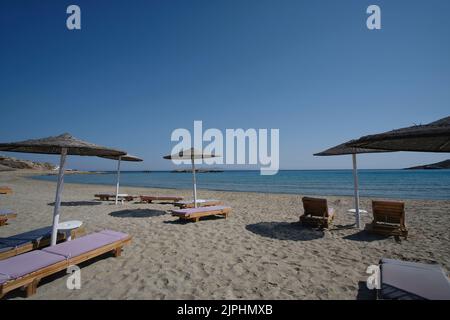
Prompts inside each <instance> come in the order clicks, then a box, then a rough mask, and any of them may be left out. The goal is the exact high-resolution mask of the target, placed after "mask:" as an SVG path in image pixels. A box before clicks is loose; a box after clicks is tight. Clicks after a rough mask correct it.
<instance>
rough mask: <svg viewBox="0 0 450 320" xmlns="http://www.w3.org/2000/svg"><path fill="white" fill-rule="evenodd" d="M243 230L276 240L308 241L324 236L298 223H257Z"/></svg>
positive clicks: (319, 231)
mask: <svg viewBox="0 0 450 320" xmlns="http://www.w3.org/2000/svg"><path fill="white" fill-rule="evenodd" d="M245 228H246V229H247V230H248V231H250V232H253V233H254V234H257V235H260V236H263V237H267V238H272V239H278V240H293V241H309V240H315V239H320V238H323V236H324V233H323V231H321V230H317V229H312V228H308V227H304V226H302V225H301V224H300V223H299V222H259V223H254V224H248V225H247V226H246V227H245Z"/></svg>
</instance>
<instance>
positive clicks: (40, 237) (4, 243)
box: [0, 226, 86, 260]
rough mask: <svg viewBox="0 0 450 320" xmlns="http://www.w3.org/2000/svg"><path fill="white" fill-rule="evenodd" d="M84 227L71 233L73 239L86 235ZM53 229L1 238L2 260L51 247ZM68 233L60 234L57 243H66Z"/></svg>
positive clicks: (42, 229)
mask: <svg viewBox="0 0 450 320" xmlns="http://www.w3.org/2000/svg"><path fill="white" fill-rule="evenodd" d="M85 233H86V232H85V229H84V227H83V226H82V227H80V228H76V229H73V230H71V231H70V236H71V238H72V239H75V238H79V237H81V236H83V235H84V234H85ZM51 235H52V227H44V228H39V229H35V230H31V231H28V232H24V233H21V234H17V235H14V236H10V237H6V238H0V260H4V259H7V258H10V257H13V256H16V255H19V254H22V253H25V252H29V251H32V250H36V249H42V248H44V247H47V246H49V245H50V240H51ZM65 240H66V233H65V232H59V233H58V238H57V242H61V241H65Z"/></svg>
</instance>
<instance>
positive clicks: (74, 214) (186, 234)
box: [0, 171, 450, 299]
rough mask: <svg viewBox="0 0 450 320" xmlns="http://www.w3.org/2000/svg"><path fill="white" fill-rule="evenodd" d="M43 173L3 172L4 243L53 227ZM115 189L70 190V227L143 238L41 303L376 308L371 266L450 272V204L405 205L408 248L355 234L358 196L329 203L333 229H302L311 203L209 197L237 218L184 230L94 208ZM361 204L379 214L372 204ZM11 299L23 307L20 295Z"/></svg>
mask: <svg viewBox="0 0 450 320" xmlns="http://www.w3.org/2000/svg"><path fill="white" fill-rule="evenodd" d="M36 174H43V172H42V171H39V172H36V171H32V172H30V171H28V172H27V171H13V172H2V173H0V185H8V186H10V187H11V188H13V191H14V192H13V194H12V195H8V196H2V197H1V198H0V201H1V202H0V204H1V207H2V208H8V209H14V210H15V211H16V212H17V213H18V216H17V218H16V219H14V220H11V223H10V224H9V225H7V226H5V227H1V228H0V237H7V236H10V235H14V234H18V233H21V232H25V231H29V230H30V229H34V228H38V227H42V226H46V225H50V223H51V219H52V209H53V207H52V205H51V203H52V202H53V201H54V194H55V188H56V184H55V183H54V182H49V181H42V180H36V179H29V178H30V176H33V175H36ZM105 191H109V192H112V191H113V186H105V185H91V184H72V183H67V184H65V186H64V192H63V198H62V201H63V205H62V209H61V219H62V220H63V221H66V220H82V221H83V223H84V226H85V228H86V231H87V232H88V233H89V232H93V231H98V230H101V229H112V230H117V231H122V232H126V233H128V234H130V235H132V236H133V242H132V244H131V245H130V246H129V247H127V248H125V251H124V253H123V255H122V256H121V257H120V258H117V259H114V258H112V257H106V258H103V259H99V261H97V262H96V263H94V264H87V265H85V266H83V267H82V269H81V272H82V289H81V290H74V291H70V290H67V289H66V287H65V281H66V275H65V274H61V275H60V276H58V277H56V278H55V279H52V280H51V281H49V282H43V283H42V284H41V285H40V287H39V290H38V291H37V294H36V295H35V296H33V297H32V298H33V299H369V298H371V297H372V295H373V293H372V292H368V290H367V289H365V284H364V281H365V279H366V278H367V275H366V274H365V271H366V268H367V266H369V265H371V264H376V263H378V260H379V259H381V258H383V257H384V258H394V259H401V260H408V261H418V262H426V263H430V262H437V263H439V264H440V265H441V266H442V267H443V268H444V269H445V270H446V271H447V272H448V271H449V270H450V248H449V246H448V241H449V240H450V236H449V234H448V227H447V226H448V225H449V223H450V214H449V213H450V201H445V200H405V203H406V218H407V225H408V228H409V230H410V236H409V238H408V240H407V241H401V242H397V241H396V240H395V239H394V238H391V237H388V238H383V237H381V238H380V237H377V236H372V235H369V234H367V233H365V232H364V231H358V230H356V229H353V228H350V227H349V225H350V224H352V223H353V221H354V218H353V216H352V215H350V214H347V213H346V210H347V209H349V208H352V207H353V204H352V203H353V198H352V197H341V196H339V197H336V196H329V197H326V198H327V199H328V203H329V205H330V206H332V207H334V208H335V209H336V211H337V216H336V220H335V222H334V224H333V226H332V228H331V229H330V230H325V231H318V230H312V229H308V228H304V227H302V226H300V225H299V223H298V218H299V215H300V214H301V213H302V204H301V195H292V194H273V193H258V192H225V191H220V192H217V191H211V190H205V189H199V195H200V197H201V198H213V199H219V200H222V201H223V202H224V203H225V204H227V205H229V206H231V207H232V208H233V211H232V213H231V215H230V217H229V218H228V219H226V220H225V219H222V218H211V219H205V220H201V221H200V222H198V223H186V224H182V223H178V221H177V219H176V218H174V217H172V216H171V215H170V214H168V210H170V209H173V206H172V205H168V204H158V203H155V204H140V203H134V202H131V203H125V204H124V205H119V206H115V205H113V204H111V203H110V202H109V203H105V202H98V201H95V200H93V198H94V197H93V195H94V194H95V193H98V192H105ZM121 192H124V193H129V194H144V193H145V194H149V193H151V194H156V195H163V194H177V195H182V196H185V197H187V198H190V196H191V190H189V189H186V190H180V189H160V188H136V187H126V186H123V187H122V188H121ZM371 199H374V198H361V208H364V209H367V210H368V211H369V214H368V215H363V216H362V222H363V225H364V223H367V222H370V221H371V215H370V213H371V208H370V200H371ZM7 298H18V299H21V298H22V297H21V296H20V295H18V296H16V295H13V296H11V295H8V296H7Z"/></svg>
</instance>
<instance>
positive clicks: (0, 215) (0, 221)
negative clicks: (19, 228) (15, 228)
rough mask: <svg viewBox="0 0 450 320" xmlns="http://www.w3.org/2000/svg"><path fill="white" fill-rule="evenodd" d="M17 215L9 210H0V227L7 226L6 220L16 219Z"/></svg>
mask: <svg viewBox="0 0 450 320" xmlns="http://www.w3.org/2000/svg"><path fill="white" fill-rule="evenodd" d="M16 217H17V214H16V213H14V211H11V210H0V227H1V226H4V225H6V224H7V222H8V219H13V218H16Z"/></svg>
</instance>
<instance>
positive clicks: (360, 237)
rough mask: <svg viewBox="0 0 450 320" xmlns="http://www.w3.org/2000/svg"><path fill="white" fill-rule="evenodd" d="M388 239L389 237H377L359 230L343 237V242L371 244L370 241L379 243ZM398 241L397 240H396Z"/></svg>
mask: <svg viewBox="0 0 450 320" xmlns="http://www.w3.org/2000/svg"><path fill="white" fill-rule="evenodd" d="M387 238H389V236H384V235H378V234H374V233H370V232H367V231H365V230H361V231H359V232H356V233H353V234H350V235H348V236H345V237H344V239H345V240H351V241H360V242H372V241H380V240H384V239H387ZM396 240H398V239H396Z"/></svg>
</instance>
